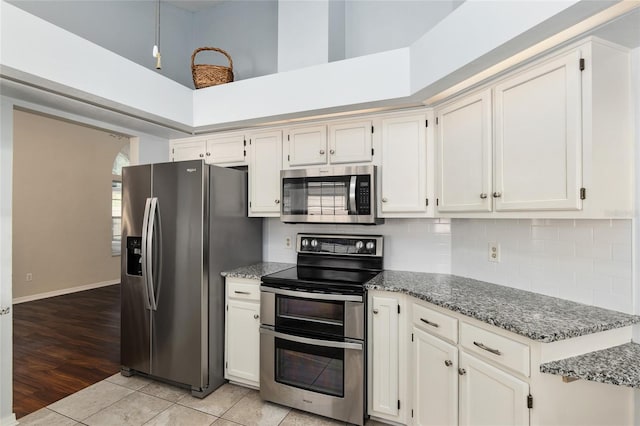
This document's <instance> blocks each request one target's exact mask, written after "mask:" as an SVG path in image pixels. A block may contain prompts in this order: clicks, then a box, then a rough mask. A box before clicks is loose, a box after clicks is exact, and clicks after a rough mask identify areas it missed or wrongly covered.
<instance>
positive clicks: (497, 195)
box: [493, 192, 502, 198]
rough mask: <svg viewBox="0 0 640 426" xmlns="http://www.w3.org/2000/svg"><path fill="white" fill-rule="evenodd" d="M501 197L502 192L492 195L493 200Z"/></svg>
mask: <svg viewBox="0 0 640 426" xmlns="http://www.w3.org/2000/svg"><path fill="white" fill-rule="evenodd" d="M500 197H502V192H494V193H493V198H500Z"/></svg>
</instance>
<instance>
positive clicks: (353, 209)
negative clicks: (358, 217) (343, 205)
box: [349, 175, 358, 214]
mask: <svg viewBox="0 0 640 426" xmlns="http://www.w3.org/2000/svg"><path fill="white" fill-rule="evenodd" d="M357 179H358V176H355V175H353V176H351V182H349V214H358V207H357V205H356V182H357Z"/></svg>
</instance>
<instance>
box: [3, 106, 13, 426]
mask: <svg viewBox="0 0 640 426" xmlns="http://www.w3.org/2000/svg"><path fill="white" fill-rule="evenodd" d="M12 179H13V104H12V103H11V102H10V101H7V100H5V99H4V98H2V99H0V309H5V308H7V307H8V308H11V301H12V298H13V296H12V288H11V287H12V285H11V277H12V273H11V265H12V256H11V246H12V235H11V234H12V232H11V226H12V225H11V214H12V212H11V200H12V186H13V185H12ZM12 335H13V312H11V311H10V312H9V313H8V314H6V315H0V425H1V426H9V425H12V424H15V415H14V414H13V363H12V359H13V347H12V346H13V339H12Z"/></svg>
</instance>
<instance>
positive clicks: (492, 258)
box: [489, 242, 500, 263]
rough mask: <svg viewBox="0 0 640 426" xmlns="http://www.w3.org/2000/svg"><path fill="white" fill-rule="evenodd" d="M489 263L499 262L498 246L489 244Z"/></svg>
mask: <svg viewBox="0 0 640 426" xmlns="http://www.w3.org/2000/svg"><path fill="white" fill-rule="evenodd" d="M489 262H496V263H497V262H500V244H498V243H492V242H489Z"/></svg>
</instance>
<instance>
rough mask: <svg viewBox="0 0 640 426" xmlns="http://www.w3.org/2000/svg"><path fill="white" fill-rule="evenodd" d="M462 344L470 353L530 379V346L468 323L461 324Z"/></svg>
mask: <svg viewBox="0 0 640 426" xmlns="http://www.w3.org/2000/svg"><path fill="white" fill-rule="evenodd" d="M460 344H461V345H462V347H463V348H465V349H466V350H468V351H469V352H472V353H475V354H478V355H480V356H482V357H484V358H486V359H490V360H492V361H495V362H497V363H498V364H501V365H503V366H505V367H507V368H509V369H511V370H513V371H515V372H517V373H520V374H523V375H525V376H527V377H529V346H527V345H525V344H522V343H519V342H516V341H514V340H511V339H508V338H506V337H503V336H500V335H498V334H494V333H492V332H490V331H487V330H484V329H482V328H478V327H475V326H473V325H470V324H467V323H464V322H462V323H460Z"/></svg>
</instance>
